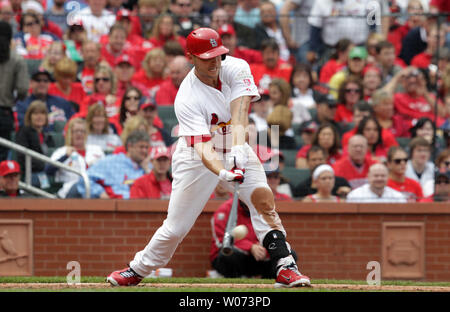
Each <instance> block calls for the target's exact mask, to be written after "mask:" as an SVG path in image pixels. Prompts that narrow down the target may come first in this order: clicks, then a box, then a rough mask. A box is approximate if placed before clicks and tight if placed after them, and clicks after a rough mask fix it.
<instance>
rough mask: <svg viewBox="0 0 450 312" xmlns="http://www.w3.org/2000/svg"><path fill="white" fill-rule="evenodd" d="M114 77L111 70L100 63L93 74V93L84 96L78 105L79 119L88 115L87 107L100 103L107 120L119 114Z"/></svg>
mask: <svg viewBox="0 0 450 312" xmlns="http://www.w3.org/2000/svg"><path fill="white" fill-rule="evenodd" d="M116 85H117V82H116V77H115V75H114V72H113V70H112V68H111V67H110V66H109V65H107V64H105V63H100V64H99V65H98V66H97V67H96V68H95V72H94V92H93V93H92V94H91V95H89V96H86V97H85V98H84V100H83V102H82V103H81V104H80V114H79V115H80V117H85V116H86V115H87V113H88V110H89V106H91V105H93V104H98V103H101V104H102V105H103V106H104V107H105V109H106V113H107V115H108V118H111V117H112V116H114V115H116V114H117V113H118V112H119V106H120V102H119V100H118V99H117V96H116Z"/></svg>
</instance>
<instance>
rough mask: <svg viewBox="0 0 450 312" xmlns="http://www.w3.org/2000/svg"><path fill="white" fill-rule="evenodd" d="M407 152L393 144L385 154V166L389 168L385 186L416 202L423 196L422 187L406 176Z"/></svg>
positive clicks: (409, 200)
mask: <svg viewBox="0 0 450 312" xmlns="http://www.w3.org/2000/svg"><path fill="white" fill-rule="evenodd" d="M407 161H408V154H407V153H406V152H405V150H404V149H403V148H401V147H400V146H393V147H391V148H390V149H389V151H388V154H387V167H388V169H389V179H388V182H387V186H389V187H391V188H393V189H394V190H396V191H399V192H400V193H402V194H403V195H404V196H405V197H406V199H407V200H408V202H416V201H419V200H421V199H422V198H423V192H422V187H421V186H420V184H419V182H417V181H414V180H413V179H410V178H407V177H406V176H405V173H406V162H407Z"/></svg>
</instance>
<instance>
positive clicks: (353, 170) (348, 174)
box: [333, 134, 376, 189]
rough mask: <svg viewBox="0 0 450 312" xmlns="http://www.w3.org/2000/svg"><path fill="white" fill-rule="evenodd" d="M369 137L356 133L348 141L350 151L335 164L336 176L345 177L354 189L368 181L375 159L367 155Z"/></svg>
mask: <svg viewBox="0 0 450 312" xmlns="http://www.w3.org/2000/svg"><path fill="white" fill-rule="evenodd" d="M367 149H368V144H367V139H366V138H365V137H364V136H362V135H360V134H357V135H354V136H353V137H351V138H350V140H349V141H348V153H347V154H346V155H344V156H343V157H342V158H341V159H339V160H338V161H336V163H334V165H333V169H334V173H335V175H336V176H341V177H343V178H345V179H346V180H347V181H348V182H349V184H350V186H351V187H352V189H355V188H357V187H360V186H362V185H364V184H366V183H367V181H368V180H367V174H368V172H369V168H370V166H371V165H373V164H374V163H376V161H375V160H373V159H372V158H370V157H369V156H368V155H367Z"/></svg>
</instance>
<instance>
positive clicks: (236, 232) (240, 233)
mask: <svg viewBox="0 0 450 312" xmlns="http://www.w3.org/2000/svg"><path fill="white" fill-rule="evenodd" d="M247 233H248V229H247V227H246V226H245V225H243V224H241V225H238V226H236V227H235V228H234V229H233V230H232V231H231V235H232V236H233V237H234V239H235V240H240V239H243V238H244V237H245V236H247Z"/></svg>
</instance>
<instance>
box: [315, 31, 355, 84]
mask: <svg viewBox="0 0 450 312" xmlns="http://www.w3.org/2000/svg"><path fill="white" fill-rule="evenodd" d="M352 48H353V43H352V41H351V40H350V39H341V40H339V41H338V42H337V43H336V47H335V50H336V51H335V52H334V54H332V55H331V57H330V59H329V60H328V61H327V62H326V63H325V65H323V67H322V69H321V70H320V75H319V82H321V83H328V82H329V81H330V79H331V77H333V75H334V74H336V73H337V72H338V71H340V70H342V69H343V68H344V67H345V66H346V65H347V61H348V54H349V53H350V50H351V49H352Z"/></svg>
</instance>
